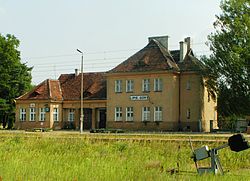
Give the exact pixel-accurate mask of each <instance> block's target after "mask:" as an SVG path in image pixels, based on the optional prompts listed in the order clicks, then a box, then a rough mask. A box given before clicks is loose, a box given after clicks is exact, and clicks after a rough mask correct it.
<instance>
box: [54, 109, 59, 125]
mask: <svg viewBox="0 0 250 181" xmlns="http://www.w3.org/2000/svg"><path fill="white" fill-rule="evenodd" d="M53 121H55V122H56V121H58V108H54V109H53Z"/></svg>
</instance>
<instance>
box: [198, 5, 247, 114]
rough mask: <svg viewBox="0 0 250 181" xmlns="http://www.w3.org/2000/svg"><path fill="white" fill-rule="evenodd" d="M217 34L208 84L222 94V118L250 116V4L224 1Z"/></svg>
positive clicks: (208, 61)
mask: <svg viewBox="0 0 250 181" xmlns="http://www.w3.org/2000/svg"><path fill="white" fill-rule="evenodd" d="M220 7H221V9H222V13H221V14H220V15H218V16H216V21H215V22H214V27H215V32H214V33H212V34H211V35H210V36H208V39H209V42H208V44H209V47H210V49H211V51H212V54H211V55H210V57H203V58H202V60H203V61H204V63H205V65H206V71H205V72H204V73H205V76H207V77H209V79H207V80H208V81H207V82H206V85H207V87H208V89H209V91H210V93H215V92H216V93H217V95H218V110H219V113H220V114H221V115H222V116H229V115H232V114H234V115H250V1H249V0H222V1H221V6H220Z"/></svg>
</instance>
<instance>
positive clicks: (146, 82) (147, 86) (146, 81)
mask: <svg viewBox="0 0 250 181" xmlns="http://www.w3.org/2000/svg"><path fill="white" fill-rule="evenodd" d="M142 92H150V79H143V80H142Z"/></svg>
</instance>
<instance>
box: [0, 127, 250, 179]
mask: <svg viewBox="0 0 250 181" xmlns="http://www.w3.org/2000/svg"><path fill="white" fill-rule="evenodd" d="M189 136H190V137H191V139H192V140H193V146H194V147H195V148H199V147H201V146H203V145H208V146H209V147H210V148H212V147H215V146H218V145H221V144H223V143H225V142H226V140H227V138H228V136H230V135H209V134H203V135H201V134H157V133H156V134H135V133H131V134H87V133H85V134H82V135H80V134H79V133H76V132H72V133H65V132H51V133H25V132H11V131H10V132H7V131H0V180H3V181H5V180H7V181H9V180H25V181H26V180H72V181H73V180H95V181H99V180H108V181H109V180H126V181H127V180H136V181H137V180H249V179H250V149H249V150H245V151H242V152H238V153H236V152H232V151H230V149H228V148H226V149H223V150H221V151H220V152H219V156H220V159H221V163H222V166H223V169H224V170H225V175H223V176H219V175H217V176H214V175H203V176H199V175H197V173H196V169H195V165H194V163H193V161H192V159H191V158H190V156H191V150H190V145H189V142H188V139H189ZM177 163H178V164H179V168H178V166H177ZM202 164H203V165H206V164H208V163H207V162H206V161H202ZM177 170H179V173H174V171H177Z"/></svg>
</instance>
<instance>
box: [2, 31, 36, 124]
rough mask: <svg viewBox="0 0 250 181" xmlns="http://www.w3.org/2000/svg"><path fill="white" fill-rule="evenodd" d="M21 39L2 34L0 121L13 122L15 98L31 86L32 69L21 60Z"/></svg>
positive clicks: (4, 122)
mask: <svg viewBox="0 0 250 181" xmlns="http://www.w3.org/2000/svg"><path fill="white" fill-rule="evenodd" d="M19 43H20V42H19V40H18V39H17V38H16V37H15V36H14V35H10V34H7V35H6V36H3V35H1V34H0V122H2V123H3V127H4V128H5V126H6V124H7V123H8V122H9V125H8V126H10V125H11V123H13V120H14V115H15V114H14V113H15V103H14V100H15V98H17V97H19V96H20V95H22V94H23V93H24V92H25V91H27V90H29V89H30V88H31V70H32V68H30V67H27V66H26V64H24V63H21V61H20V52H19V51H18V50H17V48H18V47H19Z"/></svg>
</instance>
